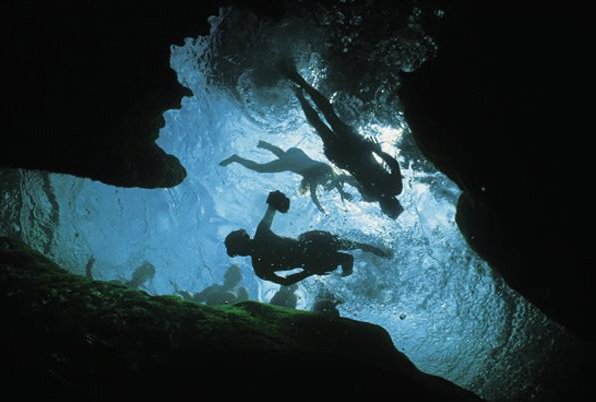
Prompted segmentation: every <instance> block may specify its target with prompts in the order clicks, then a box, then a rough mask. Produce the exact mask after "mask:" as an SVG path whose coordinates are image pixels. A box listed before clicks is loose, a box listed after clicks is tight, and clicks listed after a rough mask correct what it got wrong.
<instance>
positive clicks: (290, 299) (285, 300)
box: [269, 284, 298, 308]
mask: <svg viewBox="0 0 596 402" xmlns="http://www.w3.org/2000/svg"><path fill="white" fill-rule="evenodd" d="M296 289H298V285H297V284H293V285H290V286H281V287H280V288H279V290H278V291H277V292H275V294H274V295H273V297H272V298H271V300H269V304H273V305H275V306H282V307H288V308H296V305H297V304H298V296H296V294H295V293H294V292H295V291H296Z"/></svg>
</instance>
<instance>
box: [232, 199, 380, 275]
mask: <svg viewBox="0 0 596 402" xmlns="http://www.w3.org/2000/svg"><path fill="white" fill-rule="evenodd" d="M267 204H268V205H269V206H268V208H267V212H265V216H264V217H263V219H261V222H260V223H259V226H258V227H257V231H256V233H255V235H254V238H252V239H251V238H250V236H249V235H248V233H246V231H245V230H244V229H240V230H236V231H233V232H231V233H230V234H228V236H227V237H226V239H225V245H226V249H227V252H228V255H229V256H230V257H234V256H237V255H240V256H250V257H251V261H252V266H253V268H254V271H255V274H256V275H257V276H258V277H259V278H261V279H264V280H267V281H271V282H274V283H278V284H280V285H284V286H289V285H292V284H294V283H296V282H299V281H301V280H303V279H305V278H308V277H309V276H312V275H325V274H328V273H330V272H331V271H334V270H335V269H337V267H338V266H341V267H342V275H343V276H346V275H350V274H351V273H352V270H353V266H354V257H352V256H351V255H350V254H346V253H341V252H339V250H355V249H360V250H363V251H367V252H370V253H374V254H376V255H378V256H380V257H385V258H390V257H391V252H390V251H386V250H382V249H380V248H378V247H374V246H370V245H368V244H364V243H358V242H355V241H351V240H346V239H342V238H339V237H337V236H335V235H333V234H331V233H329V232H324V231H321V230H314V231H309V232H305V233H302V234H301V235H300V236H298V238H297V239H292V238H289V237H282V236H278V235H276V234H275V233H273V231H272V230H271V224H272V223H273V218H274V216H275V212H276V211H279V212H282V213H285V212H287V211H288V209H289V208H290V200H289V199H288V198H287V197H286V196H285V195H284V194H283V193H282V192H280V191H272V192H271V193H269V196H268V197H267ZM296 268H301V269H302V271H300V272H297V273H293V274H290V275H288V276H286V277H283V276H279V275H277V274H276V273H277V272H280V271H290V270H293V269H296Z"/></svg>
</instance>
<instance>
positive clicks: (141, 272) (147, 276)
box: [85, 255, 156, 290]
mask: <svg viewBox="0 0 596 402" xmlns="http://www.w3.org/2000/svg"><path fill="white" fill-rule="evenodd" d="M94 265H95V257H94V256H93V255H92V256H90V257H89V259H88V260H87V264H85V278H87V279H88V280H90V281H93V280H95V278H94V277H93V266H94ZM155 272H156V269H155V266H154V265H153V264H151V263H150V262H148V261H143V263H142V264H141V265H139V266H138V267H137V268H136V269H135V270H134V272H133V273H132V278H131V279H130V280H128V281H126V280H122V279H113V280H111V281H109V282H110V283H114V284H118V285H124V286H128V287H129V288H133V289H139V290H140V289H141V287H143V285H144V284H145V283H146V282H147V281H150V280H152V279H153V278H154V277H155Z"/></svg>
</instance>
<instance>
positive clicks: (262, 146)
mask: <svg viewBox="0 0 596 402" xmlns="http://www.w3.org/2000/svg"><path fill="white" fill-rule="evenodd" d="M267 145H269V144H268V143H266V142H265V141H259V143H258V144H257V148H267Z"/></svg>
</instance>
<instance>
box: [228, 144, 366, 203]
mask: <svg viewBox="0 0 596 402" xmlns="http://www.w3.org/2000/svg"><path fill="white" fill-rule="evenodd" d="M257 147H258V148H263V149H266V150H267V151H270V152H271V153H273V154H274V155H275V156H277V159H276V160H274V161H271V162H268V163H257V162H254V161H251V160H249V159H244V158H242V157H240V156H238V155H236V154H234V155H232V156H230V157H229V158H227V159H224V160H223V161H221V162H220V163H219V164H220V166H227V165H229V164H230V163H233V162H236V163H238V164H240V165H242V166H244V167H245V168H247V169H250V170H254V171H255V172H259V173H279V172H292V173H296V174H299V175H300V176H302V182H301V183H300V192H304V191H306V190H307V189H308V190H309V192H310V198H311V199H312V202H313V203H314V204H315V205H316V207H317V208H318V209H319V211H321V212H323V213H325V210H324V209H323V207H322V206H321V204H320V202H319V199H318V198H317V187H318V186H319V185H321V186H323V188H324V189H325V190H327V191H329V190H331V189H332V188H333V187H335V188H336V189H337V191H338V192H339V195H340V196H341V199H342V200H343V199H347V200H350V198H351V197H350V194H348V193H346V192H344V190H343V184H344V183H349V184H352V185H354V186H356V181H355V180H354V178H352V177H350V176H348V175H345V174H342V175H336V174H335V173H334V172H333V169H331V166H329V165H327V164H325V163H323V162H318V161H315V160H313V159H311V158H309V157H308V155H306V154H305V153H304V152H303V151H302V150H301V149H299V148H294V147H292V148H289V149H288V150H287V151H284V150H282V149H281V148H278V147H276V146H275V145H272V144H269V143H268V142H265V141H259V143H258V145H257Z"/></svg>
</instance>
